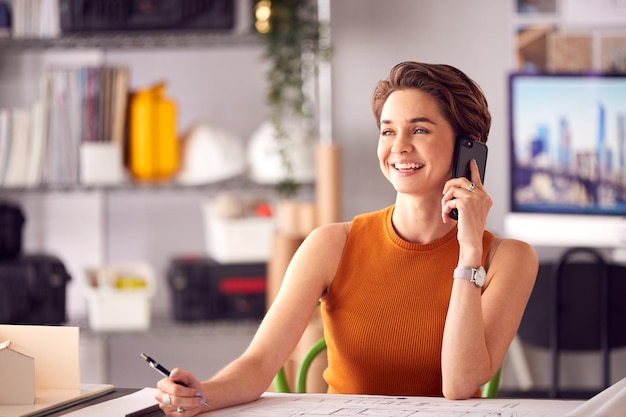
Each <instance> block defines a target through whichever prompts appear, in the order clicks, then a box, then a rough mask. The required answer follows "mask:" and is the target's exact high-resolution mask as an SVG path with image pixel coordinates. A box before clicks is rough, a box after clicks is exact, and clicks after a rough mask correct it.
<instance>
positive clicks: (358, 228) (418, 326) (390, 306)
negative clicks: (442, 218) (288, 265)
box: [322, 205, 494, 396]
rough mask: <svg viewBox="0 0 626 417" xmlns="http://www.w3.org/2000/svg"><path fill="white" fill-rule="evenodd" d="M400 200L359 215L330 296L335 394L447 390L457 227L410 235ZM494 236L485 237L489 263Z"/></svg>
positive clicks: (326, 303)
mask: <svg viewBox="0 0 626 417" xmlns="http://www.w3.org/2000/svg"><path fill="white" fill-rule="evenodd" d="M393 209H394V206H393V205H392V206H390V207H387V208H386V209H383V210H379V211H376V212H373V213H367V214H363V215H359V216H356V217H355V218H354V220H353V222H352V225H351V227H350V231H349V233H348V237H347V241H346V245H345V248H344V253H343V255H342V258H341V261H340V263H339V267H338V269H337V275H336V276H335V278H334V280H333V282H332V284H331V286H330V288H329V291H328V294H327V296H326V297H325V298H324V300H323V302H322V317H323V320H324V335H325V337H326V342H327V345H328V350H327V353H328V368H327V369H326V370H325V371H324V379H325V380H326V382H327V383H328V386H329V387H328V392H329V393H344V394H382V395H420V396H441V395H443V393H442V389H441V346H442V338H443V328H444V324H445V320H446V313H447V311H448V303H449V300H450V293H451V291H452V281H453V278H452V273H453V270H454V268H455V267H456V265H457V263H458V258H459V244H458V241H457V239H456V235H457V228H456V227H455V228H454V229H453V230H451V231H450V232H449V233H448V234H447V235H445V236H443V237H442V238H441V239H438V240H436V241H434V242H431V243H428V244H425V245H421V244H415V243H410V242H407V241H405V240H403V239H402V238H401V237H400V236H398V234H397V233H396V232H395V230H394V228H393V226H392V224H391V215H392V213H393ZM493 239H494V235H493V234H492V233H490V232H485V234H484V237H483V248H484V250H483V265H484V262H485V257H486V254H487V251H488V248H489V246H490V245H491V242H492V241H493Z"/></svg>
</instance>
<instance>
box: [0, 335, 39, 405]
mask: <svg viewBox="0 0 626 417" xmlns="http://www.w3.org/2000/svg"><path fill="white" fill-rule="evenodd" d="M0 369H1V370H2V377H1V378H0V405H17V404H20V405H21V404H34V403H35V359H34V358H33V357H32V356H30V355H29V354H28V353H27V352H26V351H25V350H24V349H23V348H22V347H20V346H18V345H16V344H15V343H12V342H11V341H10V340H7V341H5V342H3V343H0Z"/></svg>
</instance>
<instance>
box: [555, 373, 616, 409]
mask: <svg viewBox="0 0 626 417" xmlns="http://www.w3.org/2000/svg"><path fill="white" fill-rule="evenodd" d="M625 415H626V378H623V379H622V380H620V381H618V382H616V383H615V384H613V385H611V386H610V387H608V388H607V389H605V390H604V391H602V392H601V393H599V394H597V395H595V396H593V397H592V398H590V399H589V400H587V401H585V403H584V404H581V405H580V406H579V407H576V408H575V409H574V410H572V411H571V412H570V413H568V414H567V415H566V416H565V417H624V416H625Z"/></svg>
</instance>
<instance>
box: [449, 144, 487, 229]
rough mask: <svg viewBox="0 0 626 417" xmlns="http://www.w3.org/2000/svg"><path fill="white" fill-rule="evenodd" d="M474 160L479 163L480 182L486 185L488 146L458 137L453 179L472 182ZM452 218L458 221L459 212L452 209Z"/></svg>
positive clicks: (455, 148)
mask: <svg viewBox="0 0 626 417" xmlns="http://www.w3.org/2000/svg"><path fill="white" fill-rule="evenodd" d="M472 159H475V160H476V162H477V163H478V172H479V173H480V181H481V182H482V183H483V184H484V182H485V168H486V167H487V145H485V144H484V143H482V142H478V141H477V140H474V139H472V138H469V137H467V136H458V137H457V138H456V143H455V146H454V157H453V165H452V178H459V177H465V178H467V179H468V180H471V179H472V174H471V171H470V161H471V160H472ZM450 218H452V219H454V220H458V219H459V211H458V210H457V209H452V211H451V212H450Z"/></svg>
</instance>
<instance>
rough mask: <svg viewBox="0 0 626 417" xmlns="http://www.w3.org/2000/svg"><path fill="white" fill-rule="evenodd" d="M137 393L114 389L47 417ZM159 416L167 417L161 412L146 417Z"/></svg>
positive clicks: (61, 414)
mask: <svg viewBox="0 0 626 417" xmlns="http://www.w3.org/2000/svg"><path fill="white" fill-rule="evenodd" d="M137 391H138V389H135V388H115V389H113V391H111V392H108V393H106V394H104V395H101V396H99V397H96V398H92V399H90V400H89V401H85V402H83V403H80V404H75V405H72V406H70V407H68V408H64V409H62V410H57V411H55V412H53V413H50V414H46V417H58V416H64V415H67V414H70V413H73V412H75V411H78V410H82V409H84V408H87V407H90V406H92V405H96V404H100V403H103V402H105V401H110V400H114V399H116V398H120V397H123V396H125V395H129V394H132V393H135V392H137ZM132 411H134V410H128V412H129V413H130V412H132ZM159 416H165V413H163V412H162V411H160V410H159V411H158V412H155V413H152V414H149V415H145V417H159Z"/></svg>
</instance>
